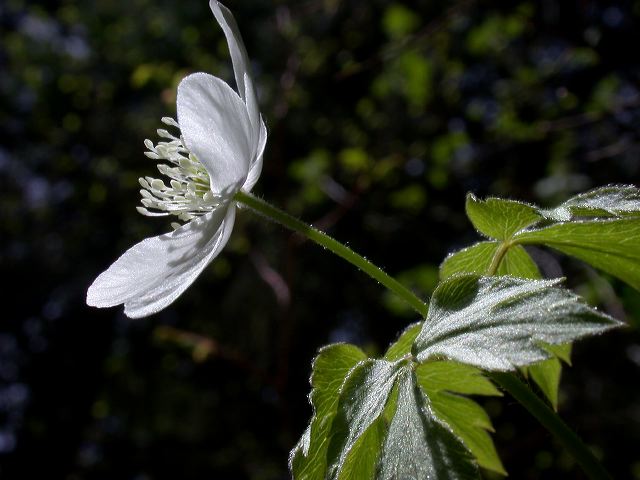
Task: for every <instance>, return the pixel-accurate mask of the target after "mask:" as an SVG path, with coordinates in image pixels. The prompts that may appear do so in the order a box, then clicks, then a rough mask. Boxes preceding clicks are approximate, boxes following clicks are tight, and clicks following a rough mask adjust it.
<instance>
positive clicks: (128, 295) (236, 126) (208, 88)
mask: <svg viewBox="0 0 640 480" xmlns="http://www.w3.org/2000/svg"><path fill="white" fill-rule="evenodd" d="M209 6H210V7H211V10H212V11H213V14H214V15H215V18H216V20H217V21H218V23H219V24H220V26H221V27H222V29H223V31H224V34H225V37H226V39H227V43H228V45H229V51H230V53H231V59H232V62H233V70H234V74H235V79H236V85H237V87H238V93H236V92H235V91H234V90H233V89H232V88H231V87H230V86H229V85H228V84H227V83H225V82H224V81H222V80H220V79H219V78H217V77H214V76H212V75H209V74H206V73H194V74H192V75H189V76H188V77H186V78H185V79H183V80H182V82H180V85H178V96H177V112H178V121H177V122H176V121H174V120H173V119H170V118H163V119H162V120H163V122H164V123H165V124H168V125H170V126H173V127H177V128H179V129H180V130H181V135H180V134H178V136H174V135H172V134H170V133H169V132H168V131H166V130H158V134H159V135H160V136H161V137H164V138H165V139H167V140H168V141H161V142H158V144H157V145H155V146H154V145H153V143H152V142H151V141H149V140H147V141H145V145H146V146H147V148H148V149H149V151H148V152H146V155H147V156H148V157H150V158H153V159H158V160H162V161H165V162H168V164H165V163H162V164H160V165H158V169H159V170H160V172H161V173H162V174H164V175H166V176H167V177H168V178H169V179H170V182H169V185H168V186H167V185H165V183H164V182H163V181H162V180H158V179H153V178H150V177H146V178H141V179H140V184H141V185H142V187H143V189H142V190H141V194H142V204H143V205H144V206H143V207H138V211H140V213H142V214H144V215H150V216H156V215H175V216H176V217H177V218H178V219H179V220H182V221H185V222H187V223H185V224H184V225H180V224H173V226H174V231H173V232H171V233H167V234H164V235H160V236H158V237H152V238H147V239H145V240H143V241H142V242H140V243H138V244H137V245H134V246H133V247H132V248H130V249H129V250H127V251H126V252H125V253H124V254H123V255H122V256H121V257H120V258H118V259H117V260H116V261H115V262H114V263H113V265H111V266H110V267H109V268H108V269H107V270H106V271H105V272H103V273H102V274H101V275H100V276H98V278H96V280H95V281H94V282H93V284H92V285H91V286H90V287H89V290H88V291H87V304H88V305H91V306H95V307H112V306H115V305H120V304H124V311H125V314H126V315H127V316H129V317H131V318H138V317H144V316H147V315H151V314H152V313H155V312H158V311H159V310H161V309H163V308H165V307H166V306H167V305H169V304H170V303H171V302H173V301H174V300H175V299H176V298H178V296H180V294H181V293H182V292H184V291H185V289H186V288H187V287H188V286H189V285H191V283H192V282H193V281H194V280H195V279H196V277H197V276H198V275H199V274H200V272H202V270H203V269H204V268H205V267H206V266H207V265H208V264H209V263H210V262H211V261H212V260H213V259H214V258H215V257H216V256H217V255H218V254H219V253H220V251H221V250H222V249H223V248H224V246H225V245H226V243H227V240H228V239H229V235H230V234H231V230H232V229H233V223H234V220H235V214H236V205H235V202H234V201H233V196H234V194H235V193H236V192H238V191H239V190H241V189H242V190H243V191H245V192H248V191H250V190H251V188H252V187H253V185H254V184H255V183H256V181H257V180H258V178H259V176H260V172H261V170H262V153H263V151H264V147H265V143H266V141H267V131H266V127H265V125H264V122H263V121H262V117H261V116H260V112H259V111H258V105H257V101H256V94H255V90H254V86H253V81H252V80H251V77H250V76H249V61H248V58H247V52H246V50H245V47H244V44H243V42H242V38H241V36H240V32H239V30H238V26H237V24H236V22H235V20H234V18H233V15H232V14H231V12H230V11H229V10H228V9H227V8H226V7H224V6H223V5H221V4H219V3H218V2H216V1H215V0H212V1H211V2H210V3H209Z"/></svg>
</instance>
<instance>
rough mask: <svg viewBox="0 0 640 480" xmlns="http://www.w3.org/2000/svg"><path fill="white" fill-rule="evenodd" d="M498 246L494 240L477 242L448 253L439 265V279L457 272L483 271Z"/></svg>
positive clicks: (486, 268) (489, 263)
mask: <svg viewBox="0 0 640 480" xmlns="http://www.w3.org/2000/svg"><path fill="white" fill-rule="evenodd" d="M498 246H499V243H498V242H495V241H485V242H478V243H476V244H475V245H472V246H470V247H467V248H463V249H462V250H458V251H457V252H454V253H450V254H449V255H447V258H445V259H444V261H443V262H442V264H441V265H440V280H444V279H445V278H449V277H452V276H453V275H457V274H459V273H485V272H486V271H487V270H488V269H489V265H491V259H493V256H494V255H495V253H496V250H497V249H498Z"/></svg>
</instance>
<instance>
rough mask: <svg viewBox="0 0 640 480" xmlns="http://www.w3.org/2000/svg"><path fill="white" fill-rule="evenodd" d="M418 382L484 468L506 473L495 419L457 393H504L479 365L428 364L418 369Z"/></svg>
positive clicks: (439, 412)
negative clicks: (495, 435) (493, 436)
mask: <svg viewBox="0 0 640 480" xmlns="http://www.w3.org/2000/svg"><path fill="white" fill-rule="evenodd" d="M416 375H417V378H418V383H419V384H420V386H421V387H422V389H423V391H424V392H425V394H426V395H427V397H428V398H429V400H430V402H431V406H432V407H433V412H434V413H435V415H436V416H437V417H438V418H440V419H441V420H443V421H444V422H446V423H447V424H448V425H449V426H450V428H451V430H452V431H453V432H454V433H455V434H456V435H457V436H458V437H459V438H460V439H461V440H462V442H463V443H464V444H465V446H466V447H467V448H468V449H469V451H470V452H471V453H472V454H473V456H474V457H475V458H476V460H477V461H478V464H479V465H480V466H481V467H484V468H486V469H488V470H492V471H494V472H497V473H500V474H502V475H506V472H505V470H504V467H503V465H502V462H501V461H500V457H499V456H498V453H497V452H496V448H495V446H494V444H493V440H492V439H491V436H490V435H489V433H488V432H492V431H493V426H492V425H491V420H490V419H489V416H488V415H487V413H486V412H485V411H484V409H483V408H482V407H480V405H478V404H477V403H476V402H474V401H473V400H471V399H470V398H465V397H462V396H460V395H455V393H462V394H467V395H496V396H499V395H502V394H501V393H500V392H499V391H498V389H497V388H496V387H495V386H494V385H493V383H491V381H489V379H487V378H486V377H484V376H483V375H482V372H481V371H480V370H478V369H477V368H474V367H471V366H468V365H464V364H461V363H457V362H448V361H436V362H427V363H424V364H422V365H420V366H418V368H417V369H416Z"/></svg>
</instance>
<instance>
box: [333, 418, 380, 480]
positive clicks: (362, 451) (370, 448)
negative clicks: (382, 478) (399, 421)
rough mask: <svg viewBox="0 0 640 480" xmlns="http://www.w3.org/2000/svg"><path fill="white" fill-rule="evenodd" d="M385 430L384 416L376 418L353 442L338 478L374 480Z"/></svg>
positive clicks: (340, 479)
mask: <svg viewBox="0 0 640 480" xmlns="http://www.w3.org/2000/svg"><path fill="white" fill-rule="evenodd" d="M385 432H386V424H385V418H384V416H380V417H378V418H377V420H376V421H375V422H373V423H372V424H371V426H370V427H369V428H367V430H366V431H365V432H364V433H363V434H362V436H361V437H360V438H358V440H357V441H356V442H355V444H354V446H353V448H352V449H351V451H350V452H349V454H348V455H347V458H346V460H345V461H344V464H343V465H342V468H341V469H340V473H339V475H338V477H337V478H338V480H367V479H370V480H374V479H375V478H376V470H377V467H378V459H379V457H380V450H381V449H382V442H383V441H384V435H385Z"/></svg>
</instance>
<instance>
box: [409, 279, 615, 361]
mask: <svg viewBox="0 0 640 480" xmlns="http://www.w3.org/2000/svg"><path fill="white" fill-rule="evenodd" d="M557 285H558V281H557V280H551V281H549V280H525V279H519V278H513V277H480V276H478V275H461V276H457V277H452V278H450V279H447V280H445V281H444V282H442V283H441V284H440V286H439V287H438V288H437V289H436V291H435V292H434V294H433V297H432V299H431V304H430V306H429V313H428V315H427V318H426V320H425V322H424V324H423V327H422V330H421V331H420V334H419V335H418V337H417V338H416V340H415V343H414V345H413V354H414V356H416V357H417V359H418V361H420V362H422V361H425V360H427V359H428V358H433V357H445V358H448V359H451V360H457V361H459V362H462V363H466V364H469V365H474V366H476V367H479V368H482V369H486V370H499V371H504V370H513V369H514V368H515V367H519V366H524V365H529V364H531V363H535V362H539V361H541V360H544V359H546V358H548V357H549V353H548V352H547V351H545V350H544V349H543V348H542V347H541V346H540V343H541V342H544V343H550V344H559V343H567V342H569V341H572V340H574V339H577V338H580V337H583V336H585V335H592V334H596V333H600V332H602V331H604V330H607V329H609V328H612V327H614V326H616V325H619V322H618V321H617V320H615V319H613V318H611V317H609V316H608V315H605V314H603V313H601V312H598V311H597V310H595V309H593V308H591V307H589V306H588V305H586V304H585V303H583V302H582V301H581V300H580V298H579V297H578V296H576V295H575V294H573V293H572V292H570V291H568V290H565V289H562V288H558V287H557Z"/></svg>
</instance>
